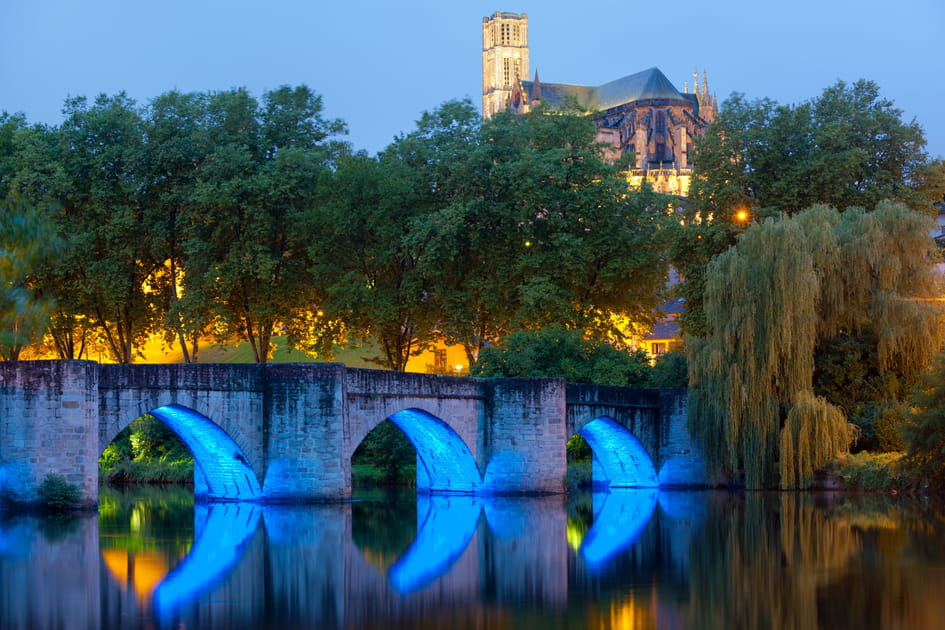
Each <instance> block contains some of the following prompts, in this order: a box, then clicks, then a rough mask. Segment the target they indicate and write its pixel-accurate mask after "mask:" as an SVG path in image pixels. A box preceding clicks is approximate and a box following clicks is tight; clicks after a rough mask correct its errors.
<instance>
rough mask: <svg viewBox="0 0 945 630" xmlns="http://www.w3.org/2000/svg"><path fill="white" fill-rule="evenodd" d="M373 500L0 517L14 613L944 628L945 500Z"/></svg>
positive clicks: (0, 623) (320, 621)
mask: <svg viewBox="0 0 945 630" xmlns="http://www.w3.org/2000/svg"><path fill="white" fill-rule="evenodd" d="M359 498H360V500H359V501H357V502H354V503H349V504H343V505H319V506H306V507H260V506H255V505H250V504H218V505H213V506H201V505H198V506H196V507H195V506H194V502H193V496H192V494H191V493H190V492H189V491H187V490H180V489H171V490H155V489H142V490H136V491H134V492H116V491H103V493H102V498H101V507H100V510H99V513H98V514H97V515H88V516H85V517H80V518H68V519H59V520H56V519H52V520H50V519H36V518H30V517H13V516H9V515H6V516H4V515H2V514H0V628H4V629H6V628H10V629H13V628H17V629H20V628H23V629H30V630H33V629H35V630H40V629H47V628H48V629H53V628H55V629H66V630H69V629H97V628H285V629H290V628H291V629H307V628H524V629H530V628H536V629H539V628H540V629H541V630H549V629H553V628H605V629H609V628H796V629H805V630H806V629H812V628H909V629H923V628H930V629H932V628H934V629H941V628H945V505H943V504H942V502H941V501H939V500H937V499H936V500H932V499H923V498H911V497H891V496H885V495H834V496H828V495H823V494H818V495H813V494H763V493H748V494H730V493H723V492H656V491H621V492H618V491H613V492H611V493H609V494H607V493H595V494H593V495H592V494H584V495H572V496H569V497H563V496H559V497H544V498H494V499H480V498H469V497H420V498H419V499H418V498H417V497H415V496H414V495H412V494H386V493H383V492H376V493H369V494H363V495H362V496H360V497H359Z"/></svg>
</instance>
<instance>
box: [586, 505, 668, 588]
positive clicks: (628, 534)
mask: <svg viewBox="0 0 945 630" xmlns="http://www.w3.org/2000/svg"><path fill="white" fill-rule="evenodd" d="M658 496H659V491H657V490H631V489H616V490H612V491H610V492H595V493H594V524H593V525H592V526H591V529H590V530H589V531H588V532H587V534H586V535H585V536H584V540H583V542H582V544H581V555H582V556H583V557H584V560H585V561H586V562H587V564H588V566H589V567H590V568H591V569H592V570H598V569H600V568H602V567H604V566H605V565H606V564H607V563H608V562H609V561H610V560H611V559H612V558H614V557H615V556H616V555H617V554H619V553H621V552H623V551H625V550H626V549H628V548H629V547H630V546H631V545H633V543H634V542H636V540H637V538H638V537H639V535H640V533H641V532H642V531H643V529H644V528H645V527H646V526H647V524H648V523H649V522H650V517H652V515H653V510H654V508H655V507H656V500H657V497H658Z"/></svg>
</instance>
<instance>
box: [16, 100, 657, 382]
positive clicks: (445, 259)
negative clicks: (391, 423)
mask: <svg viewBox="0 0 945 630" xmlns="http://www.w3.org/2000/svg"><path fill="white" fill-rule="evenodd" d="M65 113H66V120H65V122H64V123H63V124H62V125H61V126H59V127H58V128H46V127H42V126H30V125H28V124H27V122H26V120H25V119H24V118H23V117H19V116H9V115H3V116H2V117H0V187H2V190H13V191H18V192H19V193H20V194H21V195H23V196H24V197H25V198H27V199H29V200H31V201H32V202H34V203H40V202H41V203H47V202H50V201H52V202H56V204H57V206H58V207H59V208H61V209H60V210H59V211H57V212H56V213H55V214H54V216H53V220H54V223H55V225H56V228H57V231H58V232H59V234H60V235H61V236H62V238H63V239H64V241H65V242H66V248H65V252H66V253H65V255H64V256H63V257H62V259H61V260H59V261H58V262H57V263H56V264H52V265H46V266H45V267H44V268H43V269H42V270H41V271H40V273H38V274H37V276H36V280H35V281H36V284H37V286H38V287H41V288H42V290H43V293H44V295H49V296H55V297H56V298H57V300H56V308H55V310H54V311H53V313H52V316H51V322H50V326H49V327H48V331H47V332H48V337H47V338H48V345H49V347H51V348H54V349H55V351H56V352H57V354H58V355H59V356H60V357H61V358H68V359H77V358H83V357H88V356H90V354H89V353H90V351H91V350H92V349H93V348H94V349H95V350H96V351H98V352H99V353H100V354H101V353H102V352H104V353H105V354H107V355H108V357H109V358H110V359H111V360H114V361H118V362H131V361H133V360H135V359H136V358H138V357H139V356H140V355H141V348H142V344H143V343H144V341H145V340H147V339H153V338H154V337H155V336H160V337H161V338H163V340H164V342H165V343H167V344H177V345H178V346H179V347H180V349H181V352H182V354H183V357H184V360H185V361H196V360H197V359H198V357H199V351H200V340H201V339H206V338H212V339H214V340H217V341H226V342H229V341H233V340H245V341H246V342H248V344H249V346H250V347H251V349H252V352H253V356H254V358H255V360H256V361H260V362H262V361H266V360H267V359H268V358H269V355H270V352H271V346H270V339H271V338H272V337H273V336H274V335H285V336H287V337H288V339H289V340H290V342H291V343H292V344H293V345H294V346H296V347H297V348H300V349H303V350H306V351H309V352H310V353H313V354H318V355H320V356H324V357H330V356H331V353H332V349H333V347H334V346H335V344H338V343H365V344H367V343H371V344H372V345H376V347H379V348H381V350H382V354H383V358H382V359H381V363H382V364H383V365H384V366H385V367H388V368H391V369H397V370H402V369H404V368H405V366H406V363H407V361H408V359H409V358H410V357H411V356H413V355H415V354H416V353H417V352H419V351H421V350H422V349H424V348H426V347H428V346H429V344H431V343H432V342H434V341H445V342H447V343H460V344H462V345H463V346H464V347H465V349H466V352H467V356H468V357H469V359H470V361H472V360H473V359H475V358H476V356H477V355H478V353H479V351H480V349H481V348H482V347H483V346H484V345H486V344H489V343H495V342H496V341H498V340H499V339H501V338H502V337H504V336H506V335H508V334H510V333H512V332H515V331H517V330H522V329H526V328H534V327H542V326H563V327H566V328H573V329H582V330H585V331H587V334H589V335H591V336H594V337H597V338H600V339H607V340H610V341H612V342H614V343H615V344H617V345H622V344H627V342H628V339H627V338H626V335H627V333H628V331H629V332H630V333H631V334H633V333H640V332H642V331H643V330H645V329H646V328H647V327H648V326H649V325H651V324H652V323H653V320H654V316H655V313H656V306H657V305H658V304H659V303H661V302H662V301H663V297H664V296H663V288H664V286H665V279H666V274H667V267H668V261H667V258H666V256H665V252H664V246H665V242H666V240H665V237H666V235H667V234H668V230H666V227H667V226H668V225H669V222H670V221H671V216H670V215H671V208H670V206H669V204H668V199H666V198H664V197H661V196H659V195H654V194H652V193H649V192H635V191H628V190H627V186H626V181H625V180H624V178H623V176H622V175H621V174H620V173H619V172H618V171H617V169H616V168H615V167H613V166H612V165H610V164H608V163H607V162H606V161H605V160H604V159H603V157H602V152H601V148H600V146H599V145H598V144H597V142H596V128H595V126H594V124H593V122H592V120H591V118H590V117H588V116H587V115H586V112H581V111H566V112H554V113H553V114H550V113H547V112H540V111H538V112H533V113H531V114H529V115H527V116H511V115H502V116H496V117H495V118H494V119H492V120H490V121H488V122H486V123H483V121H482V120H481V118H480V116H479V114H478V112H476V110H475V108H474V107H473V105H472V103H471V102H470V101H469V100H468V99H467V100H465V101H451V102H447V103H444V104H443V105H441V106H440V107H438V108H437V109H435V110H433V111H431V112H426V113H424V114H423V115H422V117H421V118H420V120H419V121H418V122H417V126H416V128H415V129H414V130H413V131H411V132H410V133H407V134H405V135H402V136H399V137H397V138H395V139H394V141H393V142H392V143H391V144H390V145H389V146H388V147H387V148H386V149H385V150H384V151H382V152H381V153H380V154H379V155H377V156H368V155H365V154H354V155H352V154H351V152H350V149H349V147H348V146H347V145H346V144H345V143H342V142H340V141H339V140H338V137H339V135H340V134H342V133H343V132H344V125H343V124H342V123H341V122H340V121H337V120H328V119H326V118H324V116H323V114H322V102H321V99H320V97H318V96H317V95H316V94H315V93H313V92H312V91H311V90H309V89H308V88H306V87H304V86H300V87H295V88H292V87H281V88H278V89H276V90H273V91H271V92H268V93H266V94H264V95H263V96H262V97H261V98H260V99H259V100H257V99H256V98H254V97H253V96H252V95H250V94H249V93H248V92H246V91H245V90H242V89H234V90H229V91H224V92H216V93H190V94H183V93H179V92H176V91H172V92H168V93H165V94H162V95H160V96H158V97H157V98H155V99H153V100H152V101H151V102H150V103H148V104H147V105H146V106H143V107H139V106H138V105H137V104H136V103H135V102H134V101H133V100H131V99H130V98H129V97H128V96H127V95H125V94H124V93H119V94H116V95H113V96H108V95H101V96H99V97H97V98H95V99H92V100H89V99H86V98H83V97H77V98H72V99H69V100H68V101H67V103H66V107H65Z"/></svg>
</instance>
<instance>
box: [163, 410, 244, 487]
mask: <svg viewBox="0 0 945 630" xmlns="http://www.w3.org/2000/svg"><path fill="white" fill-rule="evenodd" d="M149 413H150V414H151V415H152V416H154V417H155V418H157V419H159V420H160V421H161V422H163V423H164V424H166V425H167V426H168V427H169V428H170V429H171V430H172V431H174V433H176V434H177V435H178V437H180V439H181V440H183V442H184V444H186V445H187V448H188V449H189V450H190V452H191V454H192V455H193V456H194V496H195V497H197V498H198V499H214V500H220V499H223V500H231V501H250V500H254V499H259V498H260V497H261V496H262V490H261V489H260V487H259V480H258V479H257V478H256V473H254V472H253V469H252V467H250V465H249V461H248V460H247V459H246V455H245V454H244V453H243V451H242V450H241V449H240V447H239V446H238V445H237V444H236V442H234V441H233V438H231V437H230V436H229V435H227V433H226V431H224V430H223V429H221V428H220V427H219V426H218V425H217V424H215V423H214V422H213V421H211V420H210V419H209V418H207V417H206V416H204V415H202V414H199V413H197V412H196V411H194V410H192V409H188V408H186V407H182V406H180V405H164V406H163V407H158V408H157V409H154V410H152V411H150V412H149Z"/></svg>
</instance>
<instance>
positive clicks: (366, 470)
mask: <svg viewBox="0 0 945 630" xmlns="http://www.w3.org/2000/svg"><path fill="white" fill-rule="evenodd" d="M351 484H352V485H354V486H360V487H378V486H402V487H408V488H412V487H414V486H416V485H417V467H416V466H415V465H408V466H404V468H403V471H402V473H401V475H400V478H399V479H397V480H395V481H391V480H389V479H385V477H384V473H383V471H382V470H381V469H380V468H379V467H378V466H374V465H373V464H352V465H351Z"/></svg>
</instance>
